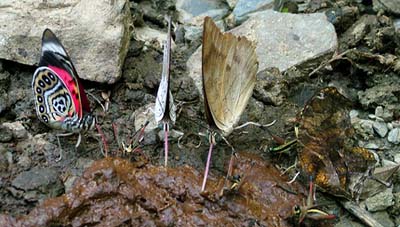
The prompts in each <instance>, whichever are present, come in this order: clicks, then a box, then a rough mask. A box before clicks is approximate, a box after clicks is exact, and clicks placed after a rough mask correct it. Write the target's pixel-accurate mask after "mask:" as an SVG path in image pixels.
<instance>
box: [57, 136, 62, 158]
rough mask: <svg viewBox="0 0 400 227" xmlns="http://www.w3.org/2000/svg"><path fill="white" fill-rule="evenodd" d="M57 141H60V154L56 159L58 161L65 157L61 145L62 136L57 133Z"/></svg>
mask: <svg viewBox="0 0 400 227" xmlns="http://www.w3.org/2000/svg"><path fill="white" fill-rule="evenodd" d="M57 143H58V150H59V152H60V156H59V157H58V158H57V159H56V162H59V161H61V159H62V157H63V150H62V147H61V143H60V137H59V136H58V135H57Z"/></svg>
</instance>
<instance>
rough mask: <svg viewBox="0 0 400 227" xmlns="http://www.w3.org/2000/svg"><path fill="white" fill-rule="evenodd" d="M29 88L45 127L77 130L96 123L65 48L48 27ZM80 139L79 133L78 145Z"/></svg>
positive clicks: (85, 129) (70, 131) (68, 130)
mask: <svg viewBox="0 0 400 227" xmlns="http://www.w3.org/2000/svg"><path fill="white" fill-rule="evenodd" d="M32 89H33V95H34V98H35V106H36V114H37V116H38V118H39V120H40V121H42V122H43V123H44V124H46V125H47V126H49V127H51V128H53V129H57V130H62V131H66V132H69V133H71V134H72V133H80V132H85V131H88V130H90V129H92V128H94V126H95V125H96V118H95V116H93V115H92V114H91V110H90V105H89V101H88V99H87V97H86V94H85V91H84V89H83V86H82V84H81V83H80V82H79V78H78V74H77V72H76V70H75V67H74V65H73V63H72V61H71V58H70V57H69V56H68V54H67V52H66V51H65V48H64V47H63V45H62V44H61V42H60V41H59V40H58V38H57V37H56V36H55V35H54V33H53V32H52V31H51V30H50V29H46V30H45V31H44V32H43V36H42V50H41V56H40V62H39V67H38V68H37V69H36V71H35V73H34V74H33V79H32ZM79 142H80V134H79V139H78V144H77V146H78V145H79Z"/></svg>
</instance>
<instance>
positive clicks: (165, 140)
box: [163, 122, 169, 167]
mask: <svg viewBox="0 0 400 227" xmlns="http://www.w3.org/2000/svg"><path fill="white" fill-rule="evenodd" d="M163 124H164V153H165V158H164V166H165V167H167V165H168V131H169V125H168V122H164V123H163Z"/></svg>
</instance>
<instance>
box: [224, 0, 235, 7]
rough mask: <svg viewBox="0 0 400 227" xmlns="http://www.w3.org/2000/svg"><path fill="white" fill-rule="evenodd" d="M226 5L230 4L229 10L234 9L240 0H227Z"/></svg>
mask: <svg viewBox="0 0 400 227" xmlns="http://www.w3.org/2000/svg"><path fill="white" fill-rule="evenodd" d="M225 1H226V3H227V4H228V6H229V8H231V9H234V8H235V6H236V4H237V2H238V0H225Z"/></svg>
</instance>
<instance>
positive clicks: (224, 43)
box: [202, 17, 258, 191]
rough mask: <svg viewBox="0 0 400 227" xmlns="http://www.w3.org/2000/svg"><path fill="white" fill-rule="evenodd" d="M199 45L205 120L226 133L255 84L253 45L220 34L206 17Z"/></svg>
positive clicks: (208, 162) (211, 139) (229, 35)
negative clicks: (200, 48)
mask: <svg viewBox="0 0 400 227" xmlns="http://www.w3.org/2000/svg"><path fill="white" fill-rule="evenodd" d="M202 48H203V49H202V77H203V94H204V104H205V115H206V119H207V122H208V125H209V128H210V129H211V130H216V131H219V132H222V134H223V135H224V136H227V135H229V134H230V133H231V132H232V131H233V127H234V126H235V125H236V124H237V123H238V121H239V119H240V115H241V114H242V113H243V111H244V109H245V107H246V105H247V102H248V101H249V98H250V96H251V94H252V92H253V88H254V86H255V82H256V73H257V70H258V61H257V55H256V52H255V46H253V45H252V42H251V41H249V40H247V39H246V38H244V37H235V36H234V35H232V34H230V33H225V34H223V33H222V32H221V31H220V30H219V29H218V27H217V26H216V25H215V23H214V22H213V21H212V19H211V18H210V17H206V18H205V19H204V28H203V47H202ZM214 134H215V133H210V148H209V152H208V156H207V164H206V169H205V173H204V179H203V184H202V191H204V189H205V186H206V181H207V175H208V170H209V166H210V161H211V153H212V149H213V144H214V142H213V141H214V140H215V139H214Z"/></svg>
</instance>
